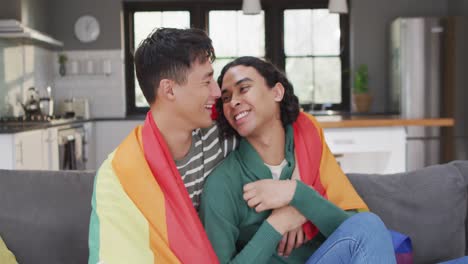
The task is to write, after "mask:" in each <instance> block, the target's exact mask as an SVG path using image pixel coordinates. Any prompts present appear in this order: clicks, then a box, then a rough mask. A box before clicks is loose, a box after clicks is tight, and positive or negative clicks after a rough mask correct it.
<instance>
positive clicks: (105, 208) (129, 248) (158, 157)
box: [89, 112, 218, 264]
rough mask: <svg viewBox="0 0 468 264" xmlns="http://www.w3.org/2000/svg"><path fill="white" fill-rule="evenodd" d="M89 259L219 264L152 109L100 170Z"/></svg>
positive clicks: (110, 263) (94, 263) (106, 263)
mask: <svg viewBox="0 0 468 264" xmlns="http://www.w3.org/2000/svg"><path fill="white" fill-rule="evenodd" d="M94 184H95V186H94V193H93V198H92V207H93V211H92V213H91V224H90V231H89V232H90V233H89V249H90V256H89V263H90V264H97V263H103V264H117V263H139V264H144V263H218V260H217V257H216V254H215V253H214V251H213V249H212V247H211V244H210V243H209V240H208V237H207V236H206V233H205V230H204V229H203V226H202V224H201V222H200V220H199V218H198V214H197V212H196V211H195V208H194V207H193V205H192V202H191V200H190V198H189V195H188V193H187V190H186V188H185V186H184V183H183V181H182V178H181V176H180V175H179V172H178V171H177V168H176V166H175V163H174V161H173V159H172V156H171V154H170V152H169V150H168V147H167V145H166V143H165V141H164V139H163V137H162V135H161V133H160V132H159V129H158V128H157V126H156V124H155V122H154V120H153V116H152V114H151V112H149V113H148V114H147V117H146V120H145V123H144V125H143V126H139V127H137V128H135V129H134V130H133V131H132V132H131V133H130V135H129V136H128V137H127V138H126V139H125V140H124V141H123V142H122V143H121V145H120V146H119V147H118V148H117V149H116V150H115V151H114V152H113V153H112V154H110V155H109V157H108V159H107V160H106V161H105V162H104V163H103V165H102V166H101V168H100V169H99V171H98V172H97V175H96V179H95V183H94Z"/></svg>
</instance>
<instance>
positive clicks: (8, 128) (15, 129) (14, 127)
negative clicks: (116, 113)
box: [0, 118, 93, 134]
mask: <svg viewBox="0 0 468 264" xmlns="http://www.w3.org/2000/svg"><path fill="white" fill-rule="evenodd" d="M89 121H93V120H92V119H76V118H70V119H56V120H51V121H48V122H45V121H37V122H34V121H33V122H21V121H12V122H5V123H2V122H0V134H14V133H20V132H26V131H31V130H37V129H46V128H50V127H57V126H67V125H74V124H79V123H84V122H89Z"/></svg>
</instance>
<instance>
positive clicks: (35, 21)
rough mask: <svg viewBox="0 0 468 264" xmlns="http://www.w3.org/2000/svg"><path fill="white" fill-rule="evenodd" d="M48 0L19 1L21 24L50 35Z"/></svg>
mask: <svg viewBox="0 0 468 264" xmlns="http://www.w3.org/2000/svg"><path fill="white" fill-rule="evenodd" d="M49 7H50V6H49V0H21V22H22V23H23V24H24V25H25V26H27V27H30V28H33V29H35V30H38V31H41V32H44V33H49V34H50V32H49V31H50V30H49V27H50V17H52V16H50V13H49Z"/></svg>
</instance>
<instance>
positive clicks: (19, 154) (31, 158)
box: [13, 130, 45, 170]
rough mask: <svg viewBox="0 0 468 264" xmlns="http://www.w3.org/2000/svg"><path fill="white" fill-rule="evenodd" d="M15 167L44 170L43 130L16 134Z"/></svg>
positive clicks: (14, 140)
mask: <svg viewBox="0 0 468 264" xmlns="http://www.w3.org/2000/svg"><path fill="white" fill-rule="evenodd" d="M13 142H14V149H13V153H14V154H13V156H14V157H15V162H14V168H13V169H17V170H28V169H29V170H43V169H45V166H44V160H43V149H44V144H43V143H44V142H43V131H42V130H33V131H26V132H21V133H16V134H14V137H13Z"/></svg>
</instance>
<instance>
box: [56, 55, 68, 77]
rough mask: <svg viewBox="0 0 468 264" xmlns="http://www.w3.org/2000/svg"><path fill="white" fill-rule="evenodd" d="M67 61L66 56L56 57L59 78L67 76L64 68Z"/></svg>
mask: <svg viewBox="0 0 468 264" xmlns="http://www.w3.org/2000/svg"><path fill="white" fill-rule="evenodd" d="M67 60H68V57H67V55H65V54H63V53H62V54H60V55H59V56H58V63H59V73H60V76H65V75H66V74H67V68H66V64H67Z"/></svg>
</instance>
